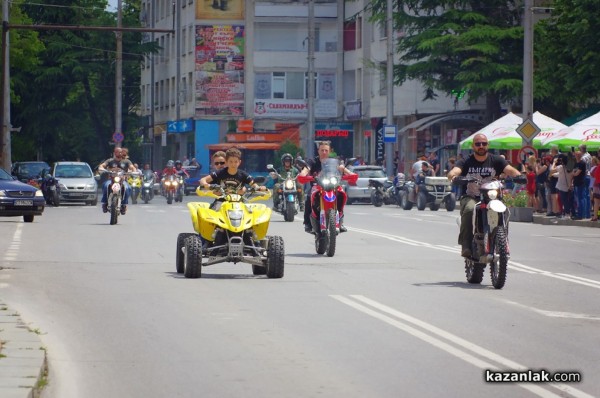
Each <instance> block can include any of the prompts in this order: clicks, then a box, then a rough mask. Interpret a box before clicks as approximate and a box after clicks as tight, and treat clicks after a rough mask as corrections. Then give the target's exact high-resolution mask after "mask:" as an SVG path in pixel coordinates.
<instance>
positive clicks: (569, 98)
mask: <svg viewBox="0 0 600 398" xmlns="http://www.w3.org/2000/svg"><path fill="white" fill-rule="evenodd" d="M552 7H553V9H552V11H551V12H552V17H551V18H548V19H545V20H543V21H540V22H539V23H538V24H537V26H536V32H535V45H534V48H535V53H536V69H535V74H534V76H535V79H536V87H535V95H536V98H540V99H543V100H546V101H551V102H552V103H553V104H554V105H555V106H556V107H557V108H559V109H563V110H564V111H565V114H563V115H562V116H566V115H568V114H570V113H572V112H574V111H577V110H578V109H581V108H587V107H588V106H590V105H592V104H597V103H598V102H599V101H600V99H599V98H598V93H599V92H600V42H599V41H598V32H599V31H600V19H598V15H600V3H599V2H598V1H596V0H577V1H575V0H554V2H553V4H552Z"/></svg>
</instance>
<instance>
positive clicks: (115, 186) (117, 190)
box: [107, 170, 127, 225]
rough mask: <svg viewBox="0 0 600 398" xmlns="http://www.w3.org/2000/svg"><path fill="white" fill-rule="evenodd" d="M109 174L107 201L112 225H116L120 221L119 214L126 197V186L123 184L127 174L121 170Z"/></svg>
mask: <svg viewBox="0 0 600 398" xmlns="http://www.w3.org/2000/svg"><path fill="white" fill-rule="evenodd" d="M107 174H108V178H109V179H110V185H109V186H108V201H107V207H108V214H110V225H115V224H116V223H117V222H118V220H119V214H121V203H122V202H123V198H124V196H125V185H124V184H123V182H124V181H125V178H126V176H127V173H124V172H123V171H121V170H119V171H110V172H108V173H107Z"/></svg>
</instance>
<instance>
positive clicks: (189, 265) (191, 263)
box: [183, 234, 202, 279]
mask: <svg viewBox="0 0 600 398" xmlns="http://www.w3.org/2000/svg"><path fill="white" fill-rule="evenodd" d="M183 275H184V276H185V277H186V278H194V279H195V278H200V277H202V241H201V240H200V236H198V235H196V234H192V235H191V236H188V237H187V238H185V242H184V256H183Z"/></svg>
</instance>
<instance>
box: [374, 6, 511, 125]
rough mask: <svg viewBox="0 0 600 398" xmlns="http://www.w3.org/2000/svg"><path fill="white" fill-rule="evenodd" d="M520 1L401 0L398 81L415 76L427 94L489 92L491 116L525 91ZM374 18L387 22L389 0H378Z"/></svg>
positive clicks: (396, 16)
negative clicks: (387, 3) (523, 89)
mask: <svg viewBox="0 0 600 398" xmlns="http://www.w3.org/2000/svg"><path fill="white" fill-rule="evenodd" d="M520 3H521V2H519V1H517V0H515V1H512V0H509V1H507V0H486V1H481V0H480V1H476V0H396V1H394V14H393V15H394V18H393V22H394V30H395V31H399V32H401V38H400V39H399V40H397V51H398V54H399V57H400V63H398V64H396V65H395V66H394V83H395V84H397V85H400V84H402V83H403V82H405V81H406V80H409V79H416V80H418V81H420V82H422V83H423V84H424V86H425V89H426V92H425V98H427V99H433V98H435V94H434V90H439V91H441V92H444V93H446V94H448V95H451V94H452V93H453V91H454V92H460V91H461V90H465V91H466V92H467V93H468V96H469V99H470V100H471V101H473V100H476V99H478V98H480V97H485V98H486V100H487V104H488V112H489V113H490V115H489V116H490V118H496V117H498V116H499V114H500V103H501V102H502V103H504V102H514V101H515V100H516V99H517V98H519V97H520V96H521V92H522V76H523V75H522V70H523V68H522V65H523V61H522V60H523V29H522V27H521V13H522V11H521V7H520V5H521V4H520ZM372 7H373V9H372V11H373V16H374V20H375V21H379V22H380V23H384V21H385V18H386V1H385V0H374V1H373V2H372Z"/></svg>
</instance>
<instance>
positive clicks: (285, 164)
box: [271, 153, 304, 211]
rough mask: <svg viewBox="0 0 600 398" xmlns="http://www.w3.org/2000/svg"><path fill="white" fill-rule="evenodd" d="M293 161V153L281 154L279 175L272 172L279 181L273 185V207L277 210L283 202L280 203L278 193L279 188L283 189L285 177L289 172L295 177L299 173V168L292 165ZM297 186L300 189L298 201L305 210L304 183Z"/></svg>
mask: <svg viewBox="0 0 600 398" xmlns="http://www.w3.org/2000/svg"><path fill="white" fill-rule="evenodd" d="M293 161H294V158H293V157H292V155H290V154H289V153H284V154H283V155H282V156H281V168H280V169H279V170H278V173H279V177H277V176H276V175H275V173H271V176H272V177H273V178H274V179H275V178H277V182H276V183H275V185H274V186H273V208H274V209H275V210H277V208H278V207H279V206H280V205H281V203H280V200H281V198H280V196H279V195H278V194H277V192H278V191H279V189H281V187H282V185H283V182H284V181H285V178H286V177H287V174H288V172H289V173H290V174H291V176H292V178H294V179H295V178H296V176H297V175H298V169H296V168H295V167H294V166H293V165H292V163H293ZM297 188H298V189H299V190H300V192H298V202H299V203H300V211H304V201H303V200H302V199H303V198H304V192H303V191H302V185H301V184H298V185H297Z"/></svg>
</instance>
